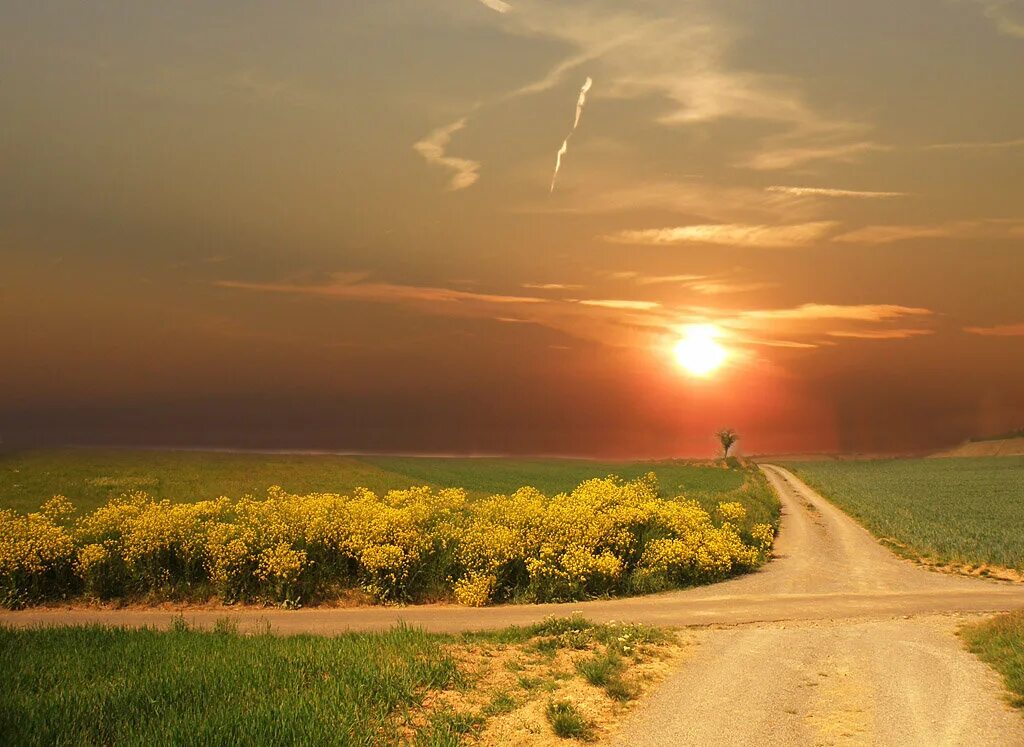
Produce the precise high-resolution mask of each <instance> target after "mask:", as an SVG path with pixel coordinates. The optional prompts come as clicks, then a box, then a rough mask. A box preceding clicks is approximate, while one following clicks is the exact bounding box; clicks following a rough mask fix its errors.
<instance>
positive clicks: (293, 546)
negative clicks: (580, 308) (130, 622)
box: [0, 474, 774, 606]
mask: <svg viewBox="0 0 1024 747" xmlns="http://www.w3.org/2000/svg"><path fill="white" fill-rule="evenodd" d="M72 513H73V508H72V507H71V506H70V504H69V503H68V502H67V500H66V499H63V498H59V497H58V498H55V499H53V500H51V501H49V502H47V504H46V505H44V507H43V509H42V510H41V511H39V512H38V513H31V514H27V515H19V514H16V513H14V512H11V511H2V512H0V589H2V590H3V594H4V596H3V597H0V601H2V600H3V599H6V600H8V601H7V603H8V604H11V603H13V602H16V601H18V600H21V602H22V603H24V602H28V601H33V600H37V599H41V598H45V597H54V596H58V595H70V594H78V593H82V592H84V593H86V594H88V595H91V596H95V597H100V598H111V597H124V596H133V595H140V594H141V595H157V596H186V597H189V596H192V597H196V596H200V595H210V594H213V595H217V596H219V597H221V598H222V599H225V600H227V601H233V600H237V599H245V600H260V599H273V600H277V601H284V600H295V599H298V598H299V597H300V596H301V597H302V598H304V599H310V598H314V599H316V598H324V597H326V596H330V595H331V594H335V593H337V592H338V591H339V590H341V589H344V588H355V587H359V588H362V589H363V590H364V591H366V592H368V593H369V594H371V595H373V596H374V597H375V598H377V599H378V600H380V601H416V600H422V599H432V598H454V599H455V600H456V601H457V602H459V603H460V604H465V605H471V606H480V605H485V604H489V603H492V602H496V601H537V602H541V601H563V600H576V599H583V598H587V597H593V596H599V595H608V594H621V593H635V592H643V591H650V590H656V589H662V588H669V587H672V586H680V585H690V584H697V583H706V582H709V581H713V580H715V579H718V578H722V577H724V576H727V575H729V574H732V573H735V572H739V571H743V570H746V569H749V568H752V567H753V566H755V565H757V564H758V563H760V562H761V561H762V560H763V559H764V558H765V556H766V555H767V553H768V552H769V551H770V547H771V543H772V539H773V537H774V527H773V526H772V525H771V524H754V525H752V526H747V525H746V522H747V511H746V509H745V508H744V505H743V504H742V503H740V502H738V501H729V502H724V503H720V504H719V505H718V507H717V509H716V510H715V511H714V512H713V513H714V515H715V517H716V519H717V521H716V520H715V519H713V518H712V515H711V514H709V513H708V511H706V510H705V509H704V508H703V507H702V506H701V504H700V503H698V502H696V501H693V500H688V499H685V498H682V497H679V498H672V499H666V498H662V497H659V494H658V486H657V481H656V479H655V477H654V475H653V474H649V475H647V476H646V477H643V478H641V479H639V480H634V481H631V482H623V481H622V480H619V479H617V478H614V477H609V478H605V479H594V480H587V481H585V482H583V483H582V484H580V485H579V486H578V487H577V488H576V489H575V490H573V491H572V492H571V493H560V494H558V495H554V496H546V495H544V494H542V493H541V492H540V491H538V490H536V489H534V488H529V487H524V488H521V489H519V490H517V491H516V492H515V493H513V494H512V495H510V496H503V495H498V496H491V497H489V498H485V499H482V500H476V501H471V500H469V499H468V498H467V495H466V493H465V491H463V490H459V489H447V490H436V491H435V490H431V489H429V488H425V487H423V488H411V489H409V490H397V491H391V492H389V493H387V494H386V495H383V496H378V495H376V494H375V493H373V492H371V491H369V490H363V489H358V490H356V491H355V492H354V493H353V495H351V496H343V495H336V494H331V493H312V494H309V495H292V494H290V493H287V492H286V491H284V490H282V489H281V488H279V487H272V488H270V489H269V490H268V491H267V496H266V498H263V499H259V500H257V499H255V498H252V497H245V498H242V499H240V500H237V501H232V500H230V499H228V498H220V499H218V500H216V501H200V502H198V503H171V502H169V501H155V500H152V499H151V498H149V497H148V496H147V495H146V494H144V493H132V494H129V495H127V496H124V497H122V498H119V499H116V500H112V501H110V502H109V503H107V504H106V505H104V506H102V507H101V508H99V509H97V510H95V511H93V512H92V513H89V514H87V515H85V516H82V517H80V518H79V519H78V520H77V521H72V520H71V518H70V517H71V515H72ZM12 600H13V601H12Z"/></svg>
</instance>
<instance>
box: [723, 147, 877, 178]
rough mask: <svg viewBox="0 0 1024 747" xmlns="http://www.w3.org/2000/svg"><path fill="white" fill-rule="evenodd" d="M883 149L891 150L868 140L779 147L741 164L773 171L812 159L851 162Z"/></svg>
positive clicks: (798, 164) (758, 154)
mask: <svg viewBox="0 0 1024 747" xmlns="http://www.w3.org/2000/svg"><path fill="white" fill-rule="evenodd" d="M884 150H891V148H890V147H889V146H886V145H880V144H879V143H873V142H868V141H860V142H841V143H836V144H829V145H807V146H805V145H799V146H794V147H779V148H771V149H768V150H764V151H762V152H761V153H757V154H756V155H754V156H752V157H751V158H749V159H748V160H747V161H745V162H744V164H743V165H745V166H748V167H750V168H752V169H757V170H759V171H775V170H779V169H788V168H792V167H794V166H800V165H802V164H805V163H809V162H812V161H839V162H842V163H853V162H855V161H857V160H858V159H860V158H861V157H862V156H864V155H865V154H867V153H872V152H876V151H884Z"/></svg>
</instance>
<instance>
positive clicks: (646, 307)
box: [576, 298, 661, 311]
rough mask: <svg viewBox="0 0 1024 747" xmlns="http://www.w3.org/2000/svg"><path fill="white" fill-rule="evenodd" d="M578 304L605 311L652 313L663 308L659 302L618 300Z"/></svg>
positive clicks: (592, 300)
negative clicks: (597, 307) (619, 310)
mask: <svg viewBox="0 0 1024 747" xmlns="http://www.w3.org/2000/svg"><path fill="white" fill-rule="evenodd" d="M576 303H578V304H581V305H583V306H600V307H601V308H604V309H629V310H632V311H650V310H652V309H659V308H661V304H660V303H658V302H657V301H627V300H622V299H617V298H608V299H605V298H595V299H584V300H578V301H576Z"/></svg>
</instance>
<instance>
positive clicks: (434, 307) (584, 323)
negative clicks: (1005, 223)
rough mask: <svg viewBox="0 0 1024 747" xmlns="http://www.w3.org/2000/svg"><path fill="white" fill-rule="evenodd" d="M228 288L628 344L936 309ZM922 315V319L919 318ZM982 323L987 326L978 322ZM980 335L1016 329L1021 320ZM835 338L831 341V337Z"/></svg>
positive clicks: (802, 335)
mask: <svg viewBox="0 0 1024 747" xmlns="http://www.w3.org/2000/svg"><path fill="white" fill-rule="evenodd" d="M216 285H218V286H219V287H221V288H225V289H233V290H239V291H246V292H263V293H274V294H283V295H300V296H311V297H320V298H325V299H333V300H337V301H339V302H369V303H383V304H394V305H397V306H406V307H410V308H414V309H416V310H417V311H418V312H420V313H427V314H431V315H435V316H442V317H450V318H468V319H488V320H491V321H494V322H496V323H502V324H535V325H538V326H540V327H544V328H547V329H549V330H552V331H555V332H559V333H563V334H566V335H569V336H571V337H575V338H577V339H584V340H591V341H595V342H600V343H602V344H607V345H613V346H625V347H645V348H649V347H651V346H657V345H664V343H665V340H666V339H672V338H673V336H674V335H676V334H678V329H679V328H680V327H681V326H684V325H686V324H690V323H713V324H717V325H718V326H719V327H721V328H722V329H724V330H726V331H727V332H728V333H729V335H730V339H731V340H732V342H733V344H735V345H740V346H746V345H759V346H761V345H764V346H776V347H800V348H807V347H817V346H821V345H834V344H836V342H834V340H838V339H841V338H859V339H864V340H874V339H878V340H888V339H901V338H905V337H912V336H915V335H920V334H927V333H928V328H927V327H926V326H924V323H925V322H926V321H927V320H928V319H929V318H930V317H931V315H932V312H931V311H930V310H928V309H923V308H916V307H909V306H900V305H896V304H860V305H841V304H817V303H808V304H803V305H801V306H795V307H786V308H768V309H753V310H747V311H739V312H737V311H726V310H722V309H716V308H700V307H694V306H689V307H687V306H674V305H670V304H667V303H663V302H659V301H656V300H650V299H645V300H639V299H629V298H614V297H613V298H585V299H579V298H539V297H535V296H521V295H516V294H504V293H480V292H473V291H466V290H455V289H452V288H445V287H437V286H414V285H401V284H396V283H386V282H369V281H367V279H366V277H365V276H364V275H362V274H353V273H338V274H336V275H334V276H332V277H331V278H330V279H329V280H327V281H324V282H320V283H307V284H304V283H296V282H246V281H234V280H224V281H220V282H218V283H217V284H216ZM915 320H917V321H918V322H919V323H920V326H915V325H914V324H913V322H914V321H915ZM978 329H982V328H978ZM991 329H993V330H997V331H993V332H987V331H979V332H977V334H986V333H989V334H1007V335H1009V334H1016V333H1017V332H1016V329H1017V327H1013V326H1008V327H1006V329H1005V331H1003V329H1002V328H991ZM830 339H832V340H833V341H832V342H830V341H829V340H830Z"/></svg>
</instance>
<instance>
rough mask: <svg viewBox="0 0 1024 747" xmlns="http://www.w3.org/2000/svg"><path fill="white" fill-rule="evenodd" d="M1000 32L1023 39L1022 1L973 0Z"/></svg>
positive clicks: (1023, 6) (1023, 16) (1023, 13)
mask: <svg viewBox="0 0 1024 747" xmlns="http://www.w3.org/2000/svg"><path fill="white" fill-rule="evenodd" d="M975 2H976V3H977V4H978V5H980V6H981V8H982V12H983V13H984V14H985V17H986V18H988V19H989V20H990V21H992V23H993V24H995V27H996V28H997V29H998V30H999V32H1000V33H1002V34H1006V35H1007V36H1016V37H1018V38H1020V39H1024V3H1022V2H1020V0H975Z"/></svg>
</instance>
